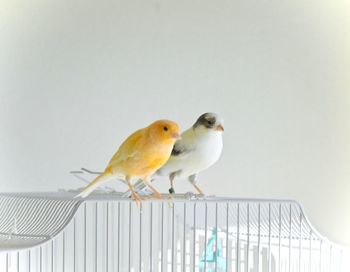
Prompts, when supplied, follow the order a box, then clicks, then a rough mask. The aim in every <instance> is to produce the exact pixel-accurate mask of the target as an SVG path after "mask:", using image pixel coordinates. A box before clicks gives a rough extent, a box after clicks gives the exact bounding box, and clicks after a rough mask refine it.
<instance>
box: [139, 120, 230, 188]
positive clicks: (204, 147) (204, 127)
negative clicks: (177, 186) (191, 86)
mask: <svg viewBox="0 0 350 272" xmlns="http://www.w3.org/2000/svg"><path fill="white" fill-rule="evenodd" d="M223 131H224V127H223V120H222V119H221V118H220V117H219V116H218V115H217V114H215V113H204V114H202V115H201V116H200V117H199V118H198V119H197V121H196V122H195V123H194V125H193V126H192V127H191V128H189V129H187V130H186V131H184V132H183V133H182V134H181V138H180V139H179V140H177V141H176V142H175V145H174V147H173V150H172V152H171V156H170V158H169V159H168V161H167V162H166V163H165V164H164V165H163V166H162V167H161V168H160V169H158V171H157V172H156V174H155V175H158V176H168V177H169V180H170V189H169V193H170V194H173V193H175V190H174V186H173V183H174V179H175V178H187V179H188V181H189V182H190V183H191V184H192V185H193V186H194V188H195V189H196V191H197V192H198V193H199V194H201V195H204V194H203V192H202V190H201V189H200V188H199V187H198V186H197V184H196V183H197V176H198V173H200V172H202V171H203V170H205V169H207V168H209V167H210V166H212V165H213V164H214V163H215V162H217V160H218V159H219V157H220V155H221V152H222V147H223V141H222V134H223ZM135 188H136V190H138V189H140V186H137V184H136V186H135Z"/></svg>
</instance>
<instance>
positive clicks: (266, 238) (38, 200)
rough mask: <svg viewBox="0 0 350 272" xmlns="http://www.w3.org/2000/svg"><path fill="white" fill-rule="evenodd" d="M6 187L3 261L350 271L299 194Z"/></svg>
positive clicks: (44, 265) (1, 207)
mask: <svg viewBox="0 0 350 272" xmlns="http://www.w3.org/2000/svg"><path fill="white" fill-rule="evenodd" d="M73 196H74V194H73V193H69V192H65V193H62V192H61V193H30V194H24V193H23V194H1V195H0V211H1V212H0V250H1V252H0V271H6V272H24V271H28V272H29V271H33V272H64V271H67V272H68V271H74V272H82V271H84V272H85V271H94V272H97V271H101V272H102V271H106V272H107V271H113V272H114V271H122V272H124V271H199V272H202V271H203V272H204V271H207V272H212V271H218V272H221V271H242V272H243V271H244V272H262V271H288V272H289V271H308V272H311V271H319V272H331V271H336V272H338V271H341V272H345V271H347V270H346V269H347V268H348V267H347V257H346V256H347V252H346V251H345V249H343V248H342V247H340V246H338V245H335V244H333V243H332V242H330V241H328V240H327V239H326V238H325V237H323V236H321V235H320V234H319V233H318V232H317V231H316V230H315V229H314V228H313V227H312V226H311V224H310V222H309V220H308V219H307V217H306V216H305V214H304V212H303V209H302V208H301V206H300V205H299V204H298V203H297V202H295V201H288V200H266V199H237V198H218V197H208V198H198V197H196V196H193V195H175V196H174V197H173V198H172V199H168V198H167V199H165V200H147V201H144V202H143V204H142V208H139V207H137V205H136V204H135V202H133V201H131V200H130V199H129V198H126V197H122V196H121V195H119V194H104V195H98V194H94V195H92V196H90V197H88V198H87V199H85V200H78V199H74V198H73Z"/></svg>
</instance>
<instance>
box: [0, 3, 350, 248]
mask: <svg viewBox="0 0 350 272" xmlns="http://www.w3.org/2000/svg"><path fill="white" fill-rule="evenodd" d="M349 48H350V2H349V1H347V0H344V1H334V0H333V1H325V0H324V1H320V0H310V1H304V0H303V1H301V0H299V1H298V0H297V1H279V0H271V1H252V0H244V1H243V0H239V1H238V0H230V1H224V0H216V1H208V0H200V1H199V0H198V1H194V0H191V1H188V0H186V1H185V0H152V1H149V0H146V1H136V0H127V1H126V0H125V1H87V0H84V1H48V0H45V1H44V0H42V1H38V0H33V1H10V0H8V1H0V191H6V192H8V191H56V190H58V189H59V188H64V189H72V188H73V189H74V188H77V187H81V186H83V184H82V183H81V182H79V181H78V180H77V179H75V178H74V177H72V176H70V175H69V174H68V172H69V171H70V170H75V169H79V168H80V167H82V166H85V167H88V168H91V169H94V170H101V169H103V168H104V166H105V165H106V163H107V162H108V160H109V159H110V157H111V156H112V155H113V153H114V152H115V151H116V149H117V147H118V145H119V144H120V143H121V141H122V140H123V139H124V138H125V137H126V136H127V135H129V134H130V133H131V132H133V131H134V130H136V129H138V128H140V127H143V126H146V125H148V124H149V123H150V122H151V121H153V120H155V119H159V118H169V119H173V120H176V121H178V122H179V124H180V125H181V127H182V128H183V129H185V128H187V127H189V126H191V125H192V123H193V122H194V121H195V120H196V118H197V117H198V116H199V115H200V114H202V113H204V112H207V111H214V112H218V113H220V114H221V115H222V116H223V118H224V119H225V129H226V130H225V134H224V144H225V149H224V152H223V155H222V157H221V159H220V161H219V162H218V163H217V164H216V165H215V166H214V167H212V168H211V169H209V170H208V171H206V172H205V173H202V174H201V175H200V179H199V182H200V183H199V184H200V186H201V187H202V189H203V190H204V191H205V192H206V193H208V194H216V195H227V196H232V197H264V198H291V199H296V200H298V201H300V202H301V203H302V204H303V205H304V207H305V209H306V212H307V214H308V215H309V218H310V219H311V221H312V223H313V224H314V226H315V227H316V228H317V229H318V230H319V231H320V232H321V233H322V234H324V235H327V236H328V237H329V238H330V239H331V240H334V241H337V242H340V243H343V244H350V231H349V230H350V218H349V210H350V197H349V196H350V183H349V178H350V168H349V163H350V122H349V120H350V110H349V109H350V108H349V107H350V94H349V91H350V88H349V87H350V77H349V72H350V49H349ZM156 186H157V187H158V188H160V189H162V190H163V191H164V192H166V189H167V188H168V181H166V180H159V181H158V182H157V183H156ZM176 186H177V187H176V188H177V191H178V192H179V191H188V190H191V189H192V188H191V187H190V186H189V185H188V184H187V182H185V181H176ZM120 188H121V189H122V190H125V189H126V188H124V187H123V186H121V185H120Z"/></svg>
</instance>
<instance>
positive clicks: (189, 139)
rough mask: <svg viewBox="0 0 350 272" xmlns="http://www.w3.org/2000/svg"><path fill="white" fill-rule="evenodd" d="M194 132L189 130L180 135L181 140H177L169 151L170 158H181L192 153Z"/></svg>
mask: <svg viewBox="0 0 350 272" xmlns="http://www.w3.org/2000/svg"><path fill="white" fill-rule="evenodd" d="M194 136H195V135H194V132H193V129H192V128H190V129H188V130H186V131H184V132H183V133H182V134H181V139H180V140H178V141H177V142H176V143H175V144H174V147H173V150H172V151H171V157H174V158H183V157H186V156H188V155H189V154H190V153H192V152H193V151H194Z"/></svg>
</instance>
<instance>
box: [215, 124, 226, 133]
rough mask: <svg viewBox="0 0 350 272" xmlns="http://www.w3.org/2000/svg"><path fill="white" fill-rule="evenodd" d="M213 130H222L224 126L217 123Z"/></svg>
mask: <svg viewBox="0 0 350 272" xmlns="http://www.w3.org/2000/svg"><path fill="white" fill-rule="evenodd" d="M215 130H217V131H224V127H223V126H222V125H221V124H219V125H217V126H216V128H215Z"/></svg>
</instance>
